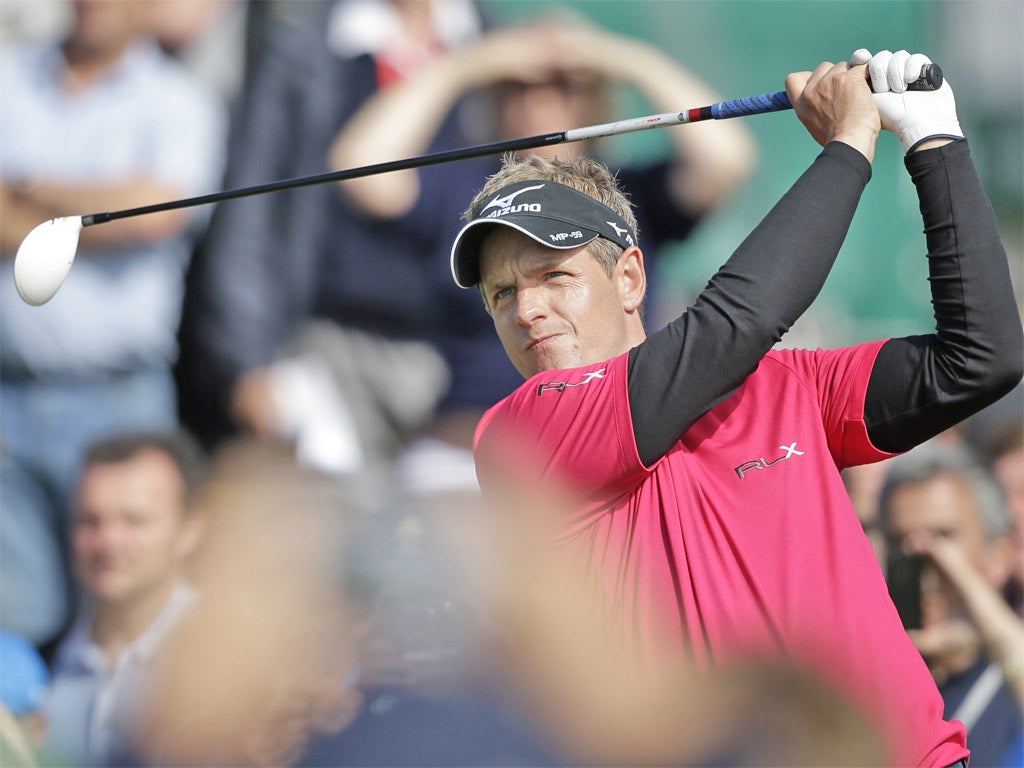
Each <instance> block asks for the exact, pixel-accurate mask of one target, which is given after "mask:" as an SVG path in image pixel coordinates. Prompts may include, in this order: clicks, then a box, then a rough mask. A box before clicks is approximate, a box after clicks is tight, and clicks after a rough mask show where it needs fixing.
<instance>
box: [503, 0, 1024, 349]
mask: <svg viewBox="0 0 1024 768" xmlns="http://www.w3.org/2000/svg"><path fill="white" fill-rule="evenodd" d="M1022 5H1024V4H1022V3H1020V2H1018V1H1017V0H1005V1H1004V0H987V1H986V0H981V1H979V2H953V1H950V2H901V1H898V0H891V1H886V2H881V1H879V2H845V1H842V2H841V1H838V0H837V1H834V2H825V1H824V0H805V1H804V2H797V1H795V0H777V1H774V2H773V1H769V0H761V1H754V0H734V1H733V2H725V1H724V0H717V1H712V0H693V1H691V2H685V1H682V0H632V1H630V0H625V1H622V0H620V1H618V2H615V1H612V0H603V1H599V0H563V1H562V2H554V3H553V2H532V1H524V0H484V2H483V6H484V7H485V9H486V10H487V11H488V12H489V13H490V14H491V15H492V17H493V18H495V19H497V20H500V21H514V20H523V19H526V18H529V17H533V16H538V15H544V14H547V13H551V12H556V11H559V10H565V9H568V10H569V11H570V12H572V13H575V14H576V15H578V16H582V17H584V18H587V19H589V20H590V21H592V22H594V23H596V24H599V25H601V26H604V27H607V28H608V29H610V30H612V31H615V32H618V33H620V34H625V35H630V36H634V37H640V38H643V39H646V40H649V41H651V42H653V43H655V44H657V45H658V46H659V47H660V48H662V49H663V50H665V51H666V52H668V53H670V54H672V55H673V56H674V57H675V58H676V59H677V60H678V61H679V62H680V63H681V64H682V65H683V66H685V67H686V68H688V69H690V70H691V71H693V72H694V73H696V74H698V75H699V76H700V77H701V78H702V79H704V80H705V81H706V82H707V83H708V84H709V85H710V86H711V87H712V88H714V89H715V90H716V91H717V92H718V93H719V94H721V95H722V97H723V98H737V97H742V96H750V95H755V94H759V93H766V92H772V91H778V90H782V89H783V87H784V79H785V76H786V75H787V74H788V73H789V72H791V71H796V70H801V69H813V68H814V66H816V65H817V64H818V63H820V62H821V61H825V60H830V61H838V60H843V59H846V58H847V57H848V56H849V55H850V54H851V53H852V52H853V51H854V50H855V49H857V48H861V47H864V48H868V49H869V50H871V51H878V50H881V49H883V48H889V49H891V50H898V49H900V48H905V49H907V50H910V51H912V52H913V51H921V52H924V53H927V54H928V55H929V56H930V57H931V58H932V59H933V60H935V61H936V62H938V63H939V64H940V65H942V67H943V69H944V71H945V73H946V75H947V77H948V79H949V81H950V83H951V84H952V85H953V86H954V92H955V94H956V98H957V106H958V114H959V117H960V120H961V124H962V125H963V127H964V130H965V133H966V134H967V136H968V138H969V139H970V140H971V144H972V153H973V154H974V156H975V160H976V162H977V164H978V166H979V171H980V173H981V175H982V182H983V184H984V185H985V187H986V190H987V191H988V193H989V195H990V196H991V197H992V198H993V201H994V203H995V205H996V209H997V213H998V216H999V220H1000V226H1001V232H1002V234H1003V239H1004V242H1005V244H1006V246H1007V250H1008V252H1009V255H1010V258H1011V266H1012V269H1013V273H1014V279H1015V280H1017V281H1018V282H1017V287H1018V296H1019V295H1020V292H1019V286H1020V281H1019V279H1018V278H1019V276H1020V273H1021V247H1022V246H1021V241H1022V239H1024V238H1022V235H1021V226H1022V225H1021V208H1022V191H1024V190H1022V170H1021V169H1022V165H1024V152H1022V143H1024V120H1022V111H1024V108H1022V103H1024V85H1022V83H1024V80H1022V73H1024V54H1022V52H1021V40H1022V39H1024V29H1022V26H1024V24H1022V22H1021V17H1022V16H1021V8H1022ZM696 106H704V105H700V104H680V105H679V108H680V109H685V108H689V107H696ZM618 108H619V109H621V110H623V113H622V114H617V115H613V116H611V118H623V117H633V116H638V115H642V114H649V113H650V112H651V111H652V110H651V109H650V108H649V107H648V106H647V105H646V104H644V103H643V102H642V101H639V100H637V99H636V98H635V97H631V96H629V95H628V94H627V95H624V96H623V98H622V101H621V104H620V105H619V107H618ZM611 118H610V119H611ZM740 119H743V120H746V121H747V127H748V128H749V129H750V130H751V132H752V133H753V135H754V138H755V140H756V142H757V144H758V148H759V152H760V157H759V162H758V166H757V168H756V170H755V172H754V175H753V177H752V179H751V181H750V182H749V183H748V185H747V186H746V187H745V188H744V189H743V190H742V191H741V193H740V194H739V195H738V196H737V197H736V198H734V199H733V200H732V201H731V202H730V203H729V204H728V205H727V206H726V207H725V208H723V209H721V210H720V211H718V212H716V213H715V214H714V215H713V216H712V217H711V218H710V219H708V220H706V222H705V223H704V224H702V226H701V227H700V229H699V230H698V232H697V233H696V234H695V235H694V236H693V237H691V238H690V239H689V240H687V241H686V242H685V243H682V244H680V245H679V246H677V247H674V248H673V249H671V250H670V251H668V252H666V253H664V254H663V258H664V261H663V264H664V265H665V268H664V269H663V271H662V280H661V284H659V285H658V286H656V288H655V290H657V291H658V292H659V294H660V295H661V297H662V299H661V305H662V307H663V310H664V311H663V312H662V313H661V315H659V317H658V318H655V319H653V322H661V321H663V320H664V319H666V318H667V317H668V316H671V314H672V313H675V312H677V311H678V310H680V309H681V308H682V307H684V306H685V305H686V303H688V302H689V301H690V300H691V299H692V297H693V296H694V295H695V294H696V293H697V292H698V291H699V290H700V289H701V288H702V287H703V285H704V283H705V282H706V281H707V278H708V277H710V276H711V274H712V273H713V272H714V271H715V269H716V268H717V267H718V266H719V265H720V264H721V263H722V262H723V261H724V260H725V259H726V258H727V257H728V255H729V254H730V253H731V252H732V250H733V249H734V248H735V247H736V246H737V245H738V244H739V243H740V242H741V240H742V239H743V238H744V237H745V236H746V234H747V233H748V232H749V231H750V230H751V229H752V228H753V227H754V226H755V225H756V223H757V222H758V221H759V220H760V219H761V217H762V216H763V215H764V214H765V213H766V212H767V211H768V209H769V208H770V207H771V205H772V204H774V202H775V201H776V200H777V199H778V198H779V197H780V196H781V195H782V194H783V193H784V192H785V191H786V189H788V187H789V186H790V184H792V182H793V181H794V180H795V179H796V178H797V177H798V176H799V174H800V173H802V172H803V170H804V169H805V168H806V167H807V166H808V165H809V164H810V162H811V161H812V160H813V158H814V157H815V155H816V154H817V153H818V151H819V149H820V147H819V146H818V145H817V144H816V143H814V141H813V140H812V139H811V138H810V136H809V135H808V134H807V133H806V131H805V130H804V129H803V128H802V126H801V125H800V124H799V122H798V121H797V119H796V117H795V116H794V114H793V113H792V112H791V111H786V112H779V113H774V114H767V115H758V116H753V117H748V118H740ZM572 127H575V126H564V128H572ZM664 130H666V131H667V130H686V126H679V127H676V128H667V129H664ZM660 133H661V131H650V132H645V133H641V134H631V135H627V136H620V137H613V138H610V139H605V140H604V141H605V142H606V144H605V145H604V147H603V150H602V151H603V153H604V155H605V156H606V157H608V158H609V159H610V160H611V161H613V162H614V160H616V159H620V158H621V159H626V158H634V157H643V156H646V155H649V154H652V153H656V152H659V151H661V148H662V142H663V141H664V137H663V136H661V137H659V135H658V134H660ZM608 142H613V144H609V143H608ZM902 154H903V153H902V147H901V145H900V143H899V140H898V139H897V138H896V137H895V136H893V135H891V134H888V133H884V134H883V135H882V137H881V138H880V140H879V145H878V150H877V153H876V157H875V162H874V172H873V177H872V181H871V183H870V185H869V186H868V190H867V192H866V193H865V195H864V198H863V200H862V203H861V205H860V208H859V209H858V212H857V215H856V217H855V219H854V222H853V226H852V228H851V231H850V234H849V237H848V238H847V241H846V244H845V245H844V246H843V249H842V251H841V252H840V256H839V260H838V262H837V264H836V266H835V268H834V270H833V272H832V274H831V276H830V277H829V280H828V281H827V283H826V285H825V288H824V290H823V292H822V294H821V296H820V297H819V298H818V300H817V301H816V302H815V304H814V305H813V306H812V308H811V310H810V311H809V312H808V313H807V314H806V315H805V316H804V318H802V319H801V320H800V321H799V322H798V324H797V326H796V327H794V329H793V331H792V332H791V333H790V334H789V335H788V336H787V337H786V339H785V340H784V342H783V344H784V345H788V346H795V345H800V346H818V345H824V346H829V345H835V344H845V343H854V342H857V341H862V340H866V339H870V338H880V337H883V336H893V335H902V334H907V333H922V332H928V331H930V330H931V328H932V322H931V307H930V303H929V294H928V289H927V282H926V280H925V276H926V269H927V268H926V264H925V260H924V258H923V254H924V253H925V241H924V235H923V233H922V231H921V229H922V227H921V219H920V214H919V212H918V208H917V198H916V195H915V193H914V189H913V186H912V185H911V183H910V180H909V177H908V175H907V173H906V171H905V169H904V167H903V161H902Z"/></svg>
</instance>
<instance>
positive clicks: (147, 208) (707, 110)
mask: <svg viewBox="0 0 1024 768" xmlns="http://www.w3.org/2000/svg"><path fill="white" fill-rule="evenodd" d="M941 85H942V70H941V69H940V68H939V67H938V65H936V64H926V65H924V66H923V67H922V68H921V77H920V78H919V79H918V80H917V81H915V82H914V83H911V84H910V85H909V86H908V89H910V90H935V89H937V88H939V87H940V86H941ZM791 108H792V104H790V101H789V98H788V97H787V96H786V92H785V91H778V92H775V93H765V94H761V95H759V96H749V97H746V98H740V99H729V100H726V101H720V102H718V103H716V104H712V105H710V106H706V107H697V108H694V109H687V110H683V111H681V112H664V113H661V114H655V115H647V116H644V117H635V118H630V119H626V120H619V121H616V122H611V123H601V124H599V125H590V126H584V127H582V128H571V129H569V130H566V131H558V132H555V133H545V134H538V135H536V136H528V137H525V138H520V139H510V140H508V141H498V142H494V143H490V144H480V145H476V146H472V147H464V148H460V149H452V150H447V151H443V152H435V153H432V154H427V155H420V156H417V157H411V158H406V159H404V160H391V161H388V162H384V163H376V164H373V165H365V166H360V167H358V168H351V169H347V170H341V171H330V172H326V173H318V174H314V175H311V176H299V177H296V178H291V179H284V180H281V181H272V182H268V183H265V184H257V185H255V186H251V187H242V188H238V189H228V190H223V191H221V192H214V193H212V194H208V195H200V196H199V197H189V198H185V199H182V200H171V201H168V202H165V203H156V204H154V205H144V206H141V207H138V208H127V209H125V210H121V211H111V212H107V213H92V214H88V215H85V216H61V217H59V218H55V219H49V220H47V221H44V222H43V223H42V224H39V225H38V226H36V227H35V228H34V229H33V230H32V231H31V232H29V233H28V235H26V237H25V239H24V240H23V241H22V242H21V245H20V246H18V252H17V254H15V260H14V281H15V286H16V287H17V290H18V295H19V296H21V298H22V300H23V301H25V303H27V304H31V305H33V306H38V305H40V304H45V303H46V302H47V301H49V300H50V299H51V298H53V296H54V295H55V294H56V293H57V291H58V290H59V289H60V286H61V285H62V284H63V282H64V279H65V278H66V277H67V274H68V272H69V271H70V269H71V265H72V263H73V262H74V260H75V254H76V252H77V250H78V238H79V236H80V235H81V232H82V229H83V228H84V227H89V226H92V225H94V224H104V223H106V222H108V221H115V220H117V219H125V218H128V217H131V216H143V215H145V214H147V213H158V212H160V211H170V210H175V209H178V208H190V207H193V206H199V205H207V204H210V203H218V202H222V201H224V200H234V199H236V198H240V197H249V196H251V195H262V194H266V193H268V192H279V191H283V190H286V189H296V188H298V187H305V186H310V185H313V184H324V183H327V182H334V181H346V180H348V179H355V178H360V177H363V176H372V175H374V174H378V173H389V172H391V171H402V170H407V169H410V168H422V167H425V166H428V165H436V164H438V163H447V162H452V161H455V160H466V159H469V158H473V157H481V156H483V155H495V154H502V153H505V152H518V151H521V150H524V149H535V148H539V147H547V146H554V145H557V144H567V143H570V142H574V141H583V140H585V139H596V138H600V137H604V136H617V135H619V134H624V133H632V132H634V131H644V130H650V129H652V128H663V127H665V126H670V125H682V124H686V123H697V122H701V121H704V120H725V119H728V118H733V117H744V116H747V115H760V114H764V113H766V112H778V111H780V110H785V109H791Z"/></svg>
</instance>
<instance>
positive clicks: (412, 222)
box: [331, 18, 756, 489]
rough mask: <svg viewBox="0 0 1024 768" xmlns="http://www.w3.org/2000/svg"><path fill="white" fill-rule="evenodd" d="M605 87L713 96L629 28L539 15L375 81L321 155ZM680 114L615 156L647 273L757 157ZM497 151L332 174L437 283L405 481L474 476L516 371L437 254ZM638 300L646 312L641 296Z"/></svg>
mask: <svg viewBox="0 0 1024 768" xmlns="http://www.w3.org/2000/svg"><path fill="white" fill-rule="evenodd" d="M616 88H619V89H624V90H629V91H631V92H633V93H636V94H638V95H639V96H640V97H641V98H642V99H644V100H645V101H646V102H647V103H648V104H649V105H650V106H651V107H652V109H654V110H655V111H659V112H664V111H675V110H678V109H681V108H683V107H685V106H701V105H705V104H711V103H713V102H715V101H718V100H719V97H718V96H717V95H716V94H715V93H714V91H713V90H712V89H711V88H710V87H709V86H708V85H706V84H705V83H704V82H702V81H701V80H700V79H699V78H698V77H697V76H695V75H694V74H693V73H691V72H689V71H688V70H687V69H685V68H684V67H683V66H682V65H680V64H679V63H678V62H676V61H675V60H673V59H672V58H671V57H670V56H668V55H666V54H665V53H663V52H661V51H659V50H658V49H656V48H655V47H653V46H651V45H649V44H647V43H645V42H644V41H642V40H638V39H631V38H627V37H623V36H620V35H616V34H614V33H612V32H609V31H604V30H602V29H600V28H598V27H593V26H590V25H587V24H584V23H582V22H580V21H567V20H564V19H561V20H558V19H555V18H545V19H544V20H543V21H540V22H534V23H531V24H528V25H525V26H517V27H510V28H507V29H503V30H498V31H494V32H491V33H490V34H488V35H486V36H485V37H483V38H482V39H481V40H479V41H478V42H477V43H475V44H473V45H469V46H465V47H463V48H461V49H459V50H457V51H454V52H453V53H452V54H451V55H449V56H446V57H439V58H437V59H436V60H434V61H433V62H432V63H431V64H430V65H429V66H427V67H425V68H424V69H423V70H422V71H421V72H420V73H418V75H416V76H415V77H411V78H408V79H406V80H405V81H404V82H402V83H400V84H397V85H396V86H395V87H392V88H389V89H386V90H382V91H380V92H379V93H378V94H377V95H376V96H375V97H374V98H373V99H370V100H368V101H367V102H366V104H365V105H364V106H363V108H362V109H361V110H360V111H359V112H358V113H357V114H356V115H355V116H353V119H352V120H350V121H349V122H348V123H347V124H345V126H344V127H343V130H342V131H341V133H340V134H339V135H338V137H337V138H336V140H335V141H334V143H333V145H332V148H331V163H332V165H333V167H335V168H347V167H353V166H356V165H361V164H366V163H370V162H376V161H385V160H393V159H397V158H402V157H410V156H415V155H418V154H421V153H423V152H426V151H438V150H444V149H451V148H454V147H458V146H462V145H467V144H473V143H481V142H484V141H497V140H504V139H512V138H519V137H523V136H534V135H538V134H544V133H550V132H554V131H560V130H565V129H567V128H573V127H579V126H583V125H592V124H595V123H601V122H605V121H607V120H611V119H613V117H612V116H611V115H610V107H611V96H612V94H613V92H614V91H615V89H616ZM408 115H415V116H416V119H415V120H410V119H408V117H407V116H408ZM485 115H486V116H489V117H487V118H484V119H482V120H481V119H480V118H481V117H483V116H485ZM481 122H482V123H484V124H485V125H488V126H491V127H490V130H489V132H486V133H483V134H482V133H481V132H479V130H477V132H475V133H474V132H472V131H467V130H466V126H467V125H470V126H472V125H478V124H479V123H481ZM691 127H692V128H694V129H695V130H690V127H688V128H687V129H686V130H680V131H673V132H672V133H671V134H670V140H671V147H670V149H669V151H668V153H667V154H666V155H665V156H664V157H663V158H661V159H660V160H657V161H654V162H652V163H650V164H644V165H627V166H623V167H617V169H616V173H617V176H618V179H619V181H620V184H621V185H622V187H623V189H624V190H625V191H626V193H627V194H629V195H630V198H631V199H632V200H633V201H634V202H635V203H636V204H637V209H638V211H639V212H640V213H639V215H640V216H641V220H640V222H639V233H640V238H641V242H642V243H643V245H644V247H645V255H646V257H647V261H648V265H649V266H650V267H651V269H652V270H653V271H654V272H655V273H656V272H657V250H658V249H659V248H660V247H662V246H663V245H665V244H666V243H668V242H671V241H678V240H681V239H683V238H685V237H686V236H687V235H689V234H690V233H691V231H692V230H693V229H694V227H696V225H697V224H698V222H699V221H700V220H701V219H703V218H704V217H706V216H708V215H710V214H711V213H712V212H713V211H714V210H715V209H716V208H718V207H720V206H722V205H723V204H725V203H726V201H728V199H729V198H730V196H731V195H733V194H734V193H735V192H736V190H737V189H738V188H739V187H740V186H741V185H742V184H743V182H744V181H745V180H746V179H747V177H748V176H749V174H750V173H751V171H752V169H753V167H754V164H755V162H756V151H755V147H754V144H753V141H752V139H751V137H750V135H749V133H748V131H747V128H746V127H745V126H744V125H743V124H742V123H741V122H740V121H726V122H724V123H721V124H716V125H714V126H701V125H694V126H691ZM599 151H600V145H599V143H595V142H593V141H590V142H579V143H572V144H565V145H558V146H553V147H548V148H546V149H539V150H530V151H528V152H527V153H528V154H554V155H561V156H574V155H579V154H582V153H590V154H596V153H598V152H599ZM498 165H499V159H498V158H496V157H484V158H479V159H476V160H468V161H462V162H459V163H452V164H446V165H439V166H434V167H430V168H424V169H421V170H419V171H403V172H398V173H387V174H378V175H374V176H371V177H366V178H363V179H356V180H352V181H349V182H344V183H343V184H342V189H343V192H344V194H345V196H346V198H347V199H348V200H349V201H350V202H351V203H352V204H353V205H354V206H355V207H356V208H357V209H359V210H361V211H363V212H364V213H365V214H366V215H367V216H370V217H372V218H373V219H374V220H377V221H381V222H393V224H392V226H396V227H402V228H403V231H406V230H411V231H412V232H413V233H415V234H416V235H417V236H418V238H419V240H418V242H419V241H422V242H424V243H425V244H426V245H427V246H428V247H430V248H431V249H432V250H433V255H432V256H430V260H429V264H430V265H431V267H432V269H433V272H432V274H433V278H434V283H433V284H434V290H435V291H436V292H437V293H438V295H439V296H440V297H442V300H441V303H440V308H439V311H440V313H441V314H440V318H441V322H440V326H439V327H438V328H437V330H436V338H437V340H438V344H439V347H440V348H441V349H442V351H443V352H444V354H445V359H446V360H447V362H448V365H449V368H450V370H451V373H452V382H451V385H450V387H449V389H448V392H447V394H446V396H445V398H444V399H443V401H442V403H441V405H440V410H441V413H440V414H439V418H438V420H437V423H436V424H435V425H434V426H433V429H432V434H431V435H430V436H428V437H427V438H426V439H423V440H420V441H418V442H417V443H416V444H415V446H414V448H413V450H412V451H411V452H410V454H409V455H408V456H407V459H406V462H405V464H406V472H407V473H408V476H409V478H410V481H411V482H412V483H413V485H414V486H416V485H418V486H421V487H423V488H435V489H436V488H440V487H443V484H444V482H445V473H446V472H451V473H452V476H451V477H450V478H449V482H451V483H453V484H455V486H456V487H458V486H459V485H460V484H461V485H463V486H466V487H468V488H470V489H475V487H476V482H475V476H474V473H473V469H472V460H471V457H470V455H469V449H470V445H471V440H472V432H473V428H474V427H475V425H476V423H477V421H478V419H479V417H480V415H481V414H482V412H483V410H484V409H485V408H487V407H489V406H490V405H492V404H493V403H495V402H497V401H498V400H499V399H500V398H502V397H504V396H505V395H506V394H508V393H509V392H511V391H512V389H514V388H515V387H516V386H517V385H518V383H519V378H518V375H517V374H516V372H515V370H514V369H513V368H512V366H511V364H510V363H509V362H508V360H507V358H506V357H505V355H504V353H503V351H502V349H501V346H500V344H499V343H498V341H497V339H496V338H495V337H494V334H493V333H492V332H491V331H490V330H489V329H488V327H487V326H488V322H487V317H486V314H485V312H484V310H483V307H482V306H481V303H480V302H479V301H478V300H477V297H475V296H473V295H468V294H466V293H465V292H463V291H460V290H458V289H457V288H455V287H454V286H452V284H451V280H450V276H449V272H448V268H447V254H448V250H449V247H450V244H451V242H452V240H453V239H454V236H455V234H456V232H457V230H458V227H459V213H460V212H461V211H462V209H463V207H464V203H465V200H467V199H469V198H470V197H471V196H472V194H473V193H474V192H475V191H476V190H477V189H478V187H479V185H480V182H481V180H482V179H483V178H485V177H486V176H488V175H490V174H492V173H494V172H495V171H496V170H497V169H498ZM652 280H653V281H654V282H652V284H656V278H652ZM652 303H653V301H652ZM651 312H652V314H657V311H656V309H655V308H653V307H652V308H651ZM459 467H461V468H462V469H461V477H460V476H459V472H460V470H459Z"/></svg>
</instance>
